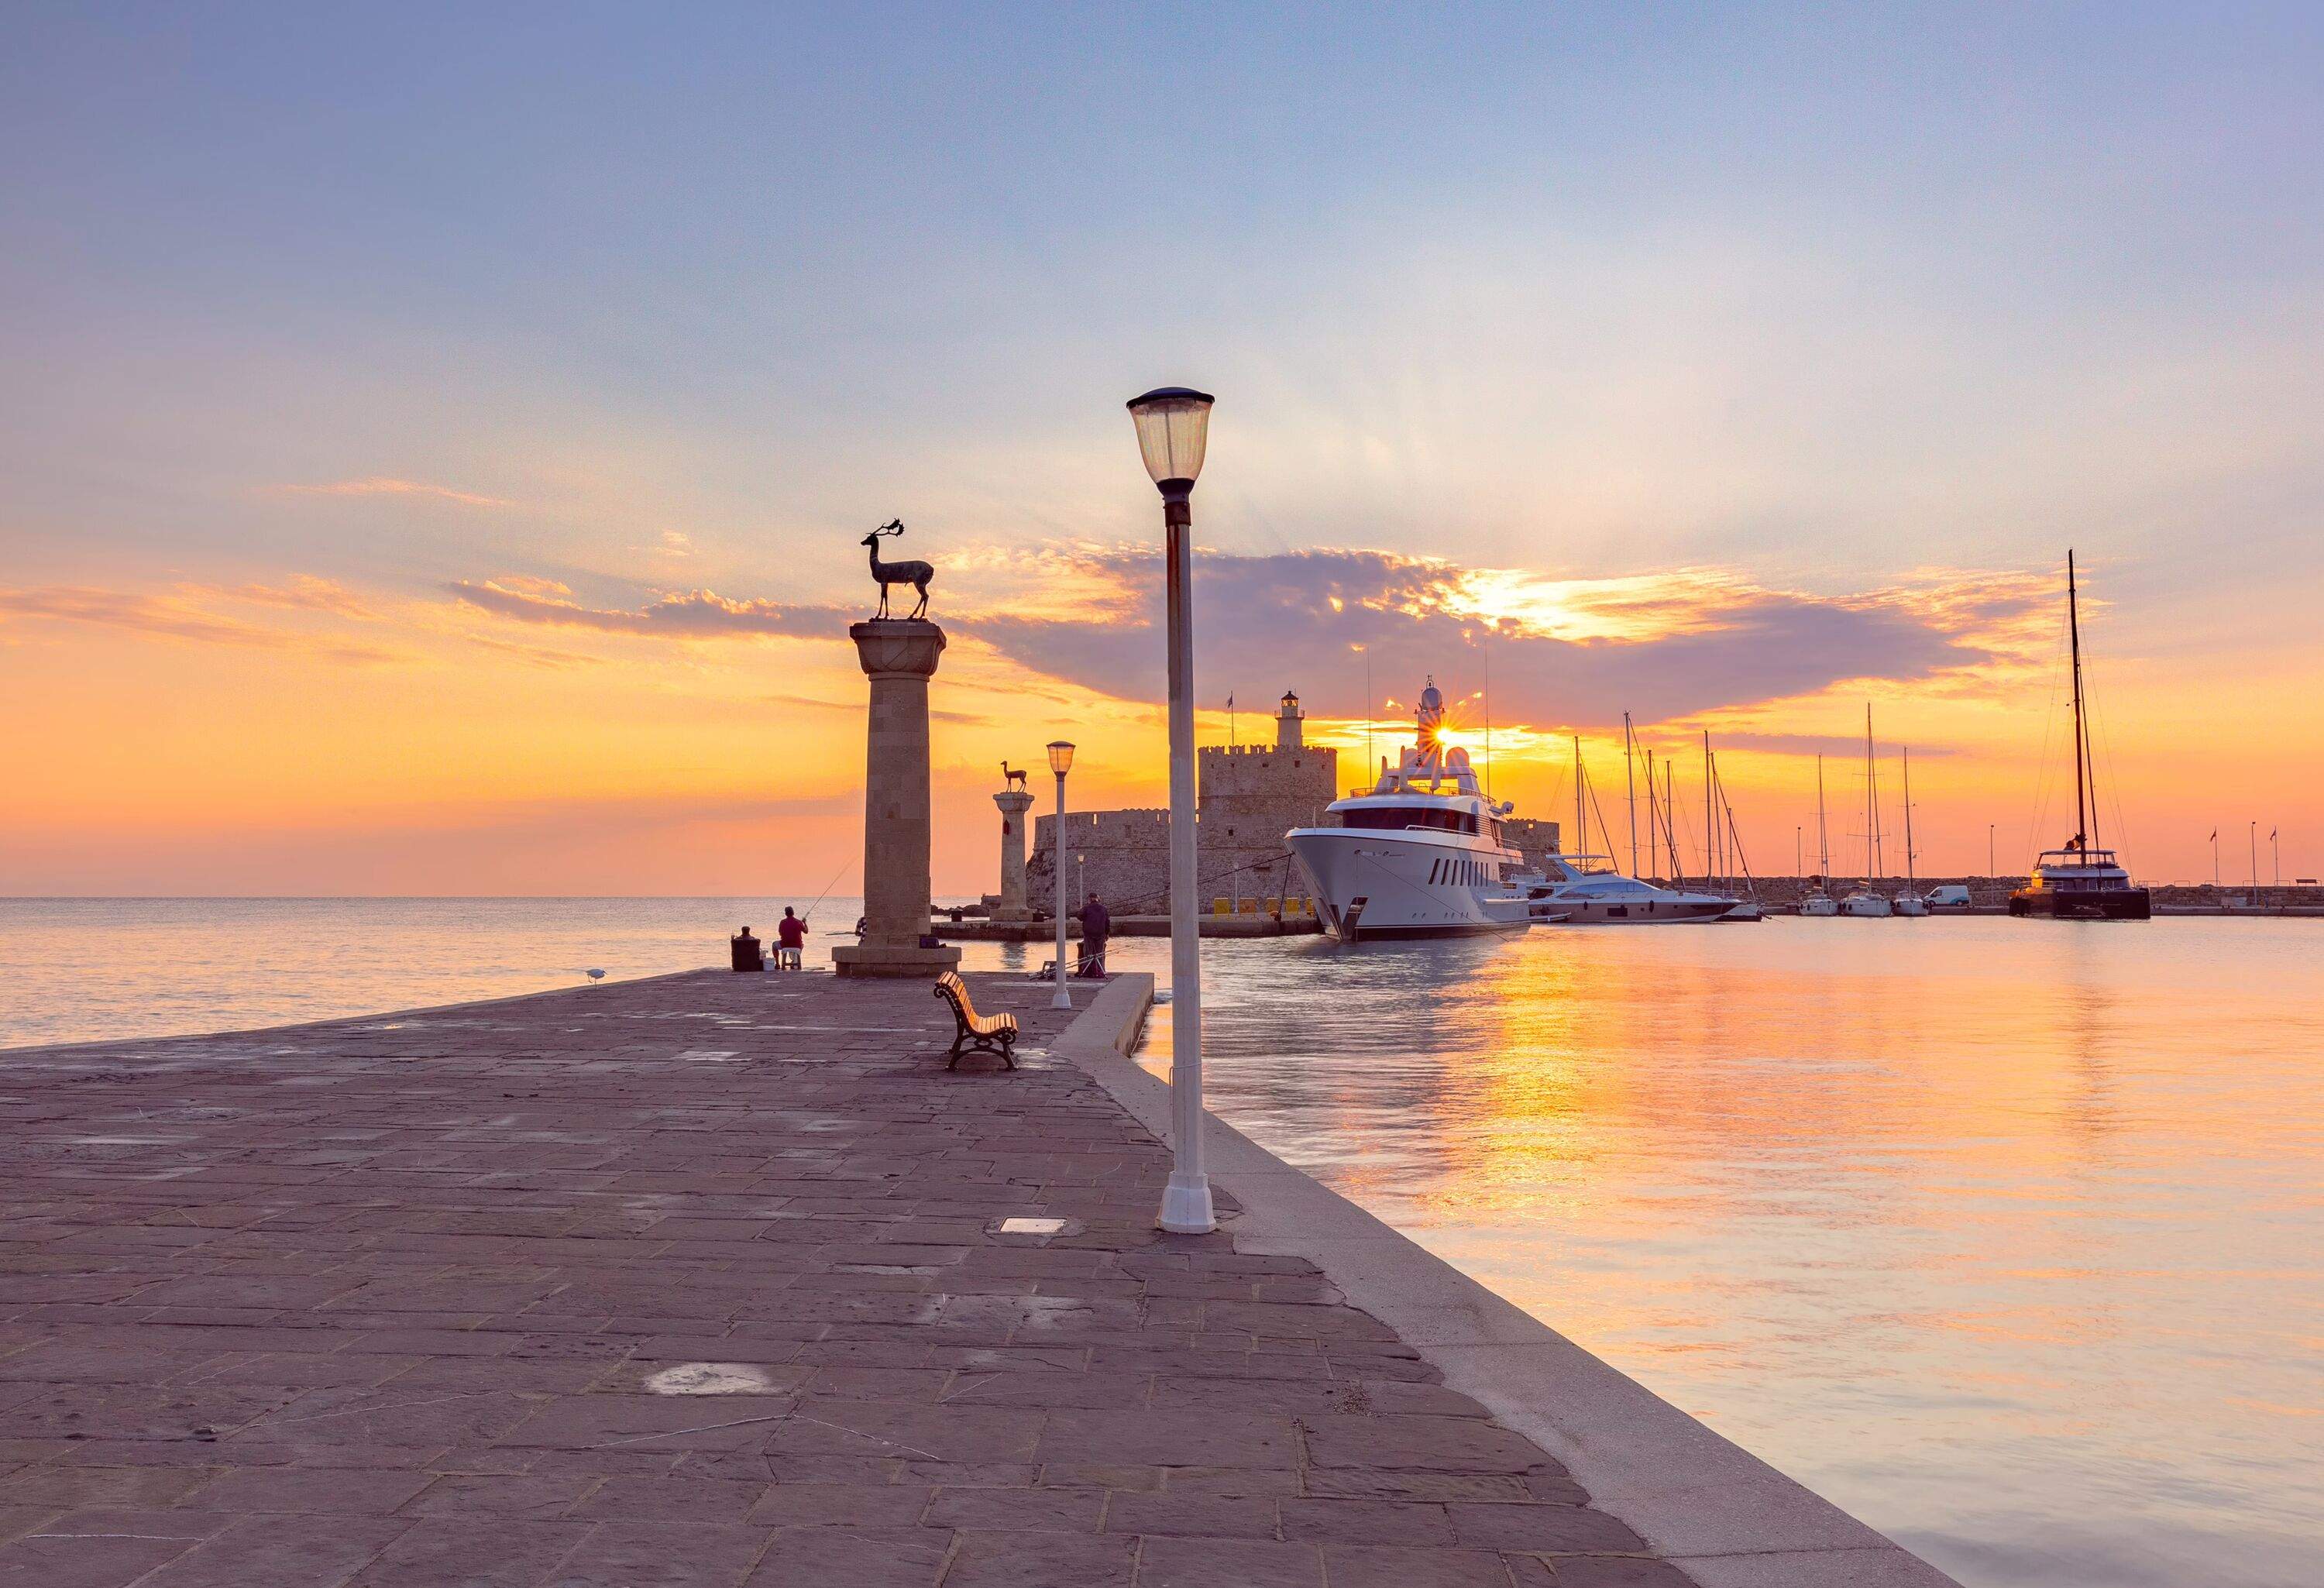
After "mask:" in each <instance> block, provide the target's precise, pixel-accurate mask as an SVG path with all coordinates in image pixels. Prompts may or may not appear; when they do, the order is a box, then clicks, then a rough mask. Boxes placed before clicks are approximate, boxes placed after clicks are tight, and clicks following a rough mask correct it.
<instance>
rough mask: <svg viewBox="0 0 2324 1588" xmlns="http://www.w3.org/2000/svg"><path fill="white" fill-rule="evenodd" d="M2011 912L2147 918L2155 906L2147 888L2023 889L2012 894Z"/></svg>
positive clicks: (2094, 918) (2066, 918)
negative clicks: (2148, 895) (2077, 890)
mask: <svg viewBox="0 0 2324 1588" xmlns="http://www.w3.org/2000/svg"><path fill="white" fill-rule="evenodd" d="M2009 913H2010V914H2012V915H2022V916H2047V917H2048V918H2049V919H2052V920H2059V921H2144V920H2152V919H2153V905H2152V904H2151V903H2150V902H2149V900H2148V897H2147V891H2146V890H2145V889H2144V888H2107V889H2103V890H2092V891H2088V892H2082V893H2076V892H2072V891H2067V890H2064V889H2059V888H2020V889H2018V890H2017V891H2015V893H2012V894H2011V895H2010V896H2009Z"/></svg>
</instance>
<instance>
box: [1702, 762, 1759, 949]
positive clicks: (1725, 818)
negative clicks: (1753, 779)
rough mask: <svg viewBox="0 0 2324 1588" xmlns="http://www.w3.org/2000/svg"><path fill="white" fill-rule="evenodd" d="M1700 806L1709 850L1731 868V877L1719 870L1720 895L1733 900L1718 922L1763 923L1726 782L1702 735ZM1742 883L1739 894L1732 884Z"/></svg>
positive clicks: (1749, 865)
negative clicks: (1708, 834) (1705, 814)
mask: <svg viewBox="0 0 2324 1588" xmlns="http://www.w3.org/2000/svg"><path fill="white" fill-rule="evenodd" d="M1702 762H1703V766H1702V778H1703V790H1702V798H1703V802H1704V805H1705V808H1706V811H1707V812H1708V813H1713V814H1711V815H1710V819H1709V824H1708V825H1709V826H1710V828H1711V847H1712V849H1713V850H1714V851H1715V852H1717V853H1719V854H1723V855H1724V856H1726V858H1727V859H1728V861H1729V862H1730V863H1732V865H1733V867H1734V872H1733V874H1729V872H1727V871H1726V870H1725V869H1723V868H1722V869H1720V880H1722V881H1724V882H1726V883H1727V887H1726V888H1724V889H1720V890H1714V891H1722V892H1724V893H1726V894H1727V895H1728V896H1729V898H1731V899H1733V900H1735V908H1734V909H1730V910H1729V911H1728V912H1727V913H1726V914H1725V915H1722V916H1720V918H1719V919H1720V920H1722V921H1763V920H1766V919H1767V911H1766V908H1765V907H1764V906H1762V905H1761V904H1760V902H1759V900H1758V893H1757V889H1755V888H1754V887H1753V886H1752V883H1751V863H1750V861H1748V859H1746V858H1745V857H1744V854H1743V835H1742V834H1741V833H1739V832H1738V831H1737V830H1736V827H1735V806H1734V804H1733V802H1732V801H1730V800H1729V799H1728V798H1727V780H1726V779H1724V778H1722V777H1720V775H1719V757H1717V756H1716V755H1713V754H1712V753H1711V735H1710V734H1708V733H1706V734H1703V735H1702ZM1738 881H1739V882H1741V883H1742V887H1741V889H1740V890H1739V891H1738V889H1737V888H1736V886H1735V884H1736V883H1737V882H1738Z"/></svg>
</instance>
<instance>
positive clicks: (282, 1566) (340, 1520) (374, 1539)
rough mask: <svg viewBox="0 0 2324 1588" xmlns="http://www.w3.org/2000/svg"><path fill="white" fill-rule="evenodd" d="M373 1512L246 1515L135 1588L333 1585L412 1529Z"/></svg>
mask: <svg viewBox="0 0 2324 1588" xmlns="http://www.w3.org/2000/svg"><path fill="white" fill-rule="evenodd" d="M411 1526H412V1524H411V1523H410V1522H408V1521H400V1520H396V1519H392V1518H377V1517H286V1516H257V1517H244V1518H242V1519H239V1520H237V1521H236V1522H235V1524H234V1525H233V1526H232V1527H230V1528H226V1530H225V1531H224V1532H222V1533H220V1534H218V1535H217V1536H216V1537H212V1538H208V1539H206V1540H204V1541H203V1542H202V1543H200V1544H198V1545H196V1546H194V1547H193V1548H191V1549H189V1550H187V1551H186V1552H185V1553H183V1554H182V1555H179V1556H176V1557H175V1558H174V1559H172V1560H171V1562H170V1564H169V1565H165V1566H163V1567H161V1569H160V1570H159V1571H156V1572H155V1573H153V1574H152V1575H151V1576H147V1577H140V1578H139V1579H137V1582H138V1588H338V1585H339V1584H340V1583H345V1582H346V1581H347V1579H348V1578H349V1577H351V1576H353V1575H354V1574H355V1573H356V1572H357V1571H359V1570H360V1569H362V1567H363V1565H364V1563H365V1562H367V1561H370V1560H372V1559H374V1558H375V1557H376V1556H378V1555H379V1554H380V1552H381V1551H382V1550H383V1549H385V1548H387V1547H388V1546H391V1545H392V1544H393V1543H395V1542H396V1540H398V1539H399V1538H401V1537H403V1536H404V1534H405V1533H406V1532H407V1531H408V1530H409V1529H410V1528H411Z"/></svg>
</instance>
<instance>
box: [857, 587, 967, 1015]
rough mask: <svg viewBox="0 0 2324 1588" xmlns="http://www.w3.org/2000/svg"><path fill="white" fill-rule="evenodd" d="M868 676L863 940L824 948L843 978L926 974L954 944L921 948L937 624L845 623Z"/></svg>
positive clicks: (953, 960)
mask: <svg viewBox="0 0 2324 1588" xmlns="http://www.w3.org/2000/svg"><path fill="white" fill-rule="evenodd" d="M847 633H848V637H849V638H850V639H852V640H853V641H854V642H855V652H856V659H857V660H859V661H860V662H862V666H863V673H864V676H865V677H866V678H868V679H871V715H870V718H869V721H868V723H867V725H866V731H865V745H864V757H863V922H864V927H863V938H862V941H861V942H860V943H852V944H844V945H842V946H839V947H837V948H835V949H833V950H832V951H831V958H832V963H833V965H834V966H835V968H836V969H837V971H838V972H839V974H841V975H843V976H929V977H932V976H935V975H936V974H938V973H939V972H942V971H948V970H951V969H953V968H954V966H956V965H959V964H960V950H959V949H957V948H953V947H948V946H942V945H938V946H933V947H931V946H926V943H925V941H924V940H926V939H927V937H928V836H929V834H928V828H929V819H928V680H929V679H931V678H934V677H935V676H936V660H937V659H938V658H939V657H941V656H942V655H943V654H944V648H945V632H944V631H943V630H942V629H940V628H938V627H936V624H934V623H928V622H926V621H925V620H922V619H918V618H874V619H871V620H870V621H868V622H864V623H853V624H850V625H849V627H848V630H847Z"/></svg>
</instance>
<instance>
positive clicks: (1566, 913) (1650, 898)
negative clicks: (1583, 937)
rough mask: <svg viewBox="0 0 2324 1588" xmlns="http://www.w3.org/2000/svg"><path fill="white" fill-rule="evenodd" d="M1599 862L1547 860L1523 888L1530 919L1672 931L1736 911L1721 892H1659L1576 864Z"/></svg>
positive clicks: (1584, 857)
mask: <svg viewBox="0 0 2324 1588" xmlns="http://www.w3.org/2000/svg"><path fill="white" fill-rule="evenodd" d="M1603 858H1605V857H1604V856H1600V855H1595V854H1553V855H1551V856H1549V857H1548V863H1547V865H1546V866H1545V872H1546V875H1545V880H1544V881H1543V882H1540V883H1538V884H1536V885H1535V886H1533V887H1531V888H1529V889H1527V890H1526V891H1527V893H1528V894H1529V895H1530V900H1529V902H1530V904H1531V906H1532V909H1533V911H1534V919H1535V920H1537V921H1540V922H1542V923H1543V924H1545V925H1548V924H1552V923H1555V922H1558V921H1561V920H1562V921H1563V922H1564V923H1565V924H1566V925H1568V926H1575V927H1674V926H1680V925H1683V924H1687V923H1691V922H1696V921H1715V920H1720V919H1727V918H1728V917H1729V916H1730V915H1732V913H1733V911H1734V910H1735V909H1736V908H1737V901H1736V900H1732V899H1729V898H1727V897H1725V896H1723V895H1721V894H1717V893H1697V892H1693V891H1689V890H1687V889H1683V888H1659V887H1656V886H1655V884H1654V883H1652V882H1641V881H1640V880H1639V879H1637V877H1626V876H1624V875H1623V874H1622V873H1621V872H1618V871H1613V870H1610V869H1609V870H1607V871H1601V872H1593V871H1591V870H1588V869H1587V868H1586V867H1585V866H1584V865H1583V864H1582V863H1583V862H1585V861H1593V860H1599V859H1603ZM1608 863H1609V866H1610V865H1611V862H1610V861H1609V862H1608ZM1737 919H1753V918H1751V917H1748V916H1747V917H1741V918H1737Z"/></svg>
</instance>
